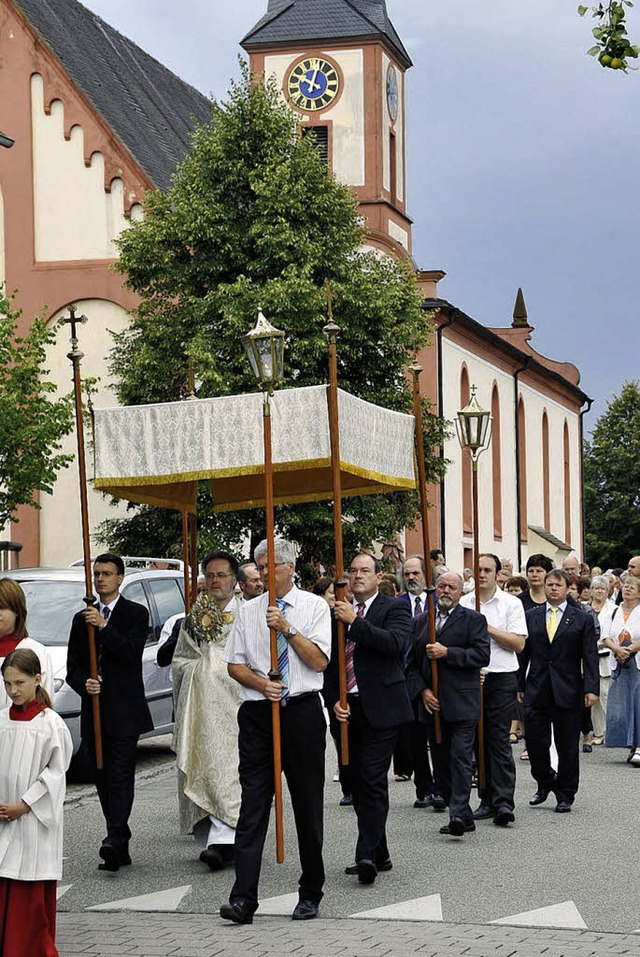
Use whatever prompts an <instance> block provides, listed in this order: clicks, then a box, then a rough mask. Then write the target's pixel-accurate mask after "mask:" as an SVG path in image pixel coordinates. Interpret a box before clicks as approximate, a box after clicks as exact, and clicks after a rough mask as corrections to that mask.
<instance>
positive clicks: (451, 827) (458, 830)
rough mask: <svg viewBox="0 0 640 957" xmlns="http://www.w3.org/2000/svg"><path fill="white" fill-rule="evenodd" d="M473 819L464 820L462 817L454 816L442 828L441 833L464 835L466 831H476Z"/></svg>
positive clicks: (454, 835)
mask: <svg viewBox="0 0 640 957" xmlns="http://www.w3.org/2000/svg"><path fill="white" fill-rule="evenodd" d="M475 829H476V826H475V823H474V822H473V821H463V820H462V818H461V817H452V818H451V820H450V821H449V823H448V824H445V825H444V826H443V827H441V828H440V833H441V834H450V835H451V836H452V837H462V835H463V834H464V833H465V832H467V833H468V832H470V831H475Z"/></svg>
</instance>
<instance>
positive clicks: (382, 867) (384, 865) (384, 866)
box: [344, 857, 393, 877]
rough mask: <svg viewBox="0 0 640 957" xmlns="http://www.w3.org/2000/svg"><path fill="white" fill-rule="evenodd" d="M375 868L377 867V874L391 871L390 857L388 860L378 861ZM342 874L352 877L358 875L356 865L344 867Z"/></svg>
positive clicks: (391, 862)
mask: <svg viewBox="0 0 640 957" xmlns="http://www.w3.org/2000/svg"><path fill="white" fill-rule="evenodd" d="M376 867H377V869H378V873H379V872H380V871H390V870H392V869H393V861H392V860H391V858H390V857H388V858H387V859H386V861H380V862H379V863H376ZM344 872H345V874H349V875H350V876H352V877H353V876H354V875H356V874H357V873H358V865H357V864H348V865H347V866H346V867H345V869H344Z"/></svg>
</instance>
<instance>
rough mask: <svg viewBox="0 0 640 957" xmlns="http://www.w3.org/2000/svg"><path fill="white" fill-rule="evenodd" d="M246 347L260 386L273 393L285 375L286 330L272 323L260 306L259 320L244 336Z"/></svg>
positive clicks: (269, 393)
mask: <svg viewBox="0 0 640 957" xmlns="http://www.w3.org/2000/svg"><path fill="white" fill-rule="evenodd" d="M244 347H245V350H246V353H247V356H248V357H249V362H250V363H251V370H252V372H253V374H254V376H255V377H256V379H257V381H258V383H259V385H260V388H261V389H262V391H263V392H265V393H266V394H267V395H268V396H269V395H273V393H274V391H275V388H276V386H277V385H278V383H279V382H281V381H282V378H283V375H284V332H282V331H281V330H280V329H276V328H275V326H272V325H271V323H270V322H269V320H268V319H267V318H265V315H264V313H263V312H262V309H261V308H260V307H258V321H257V322H256V324H255V326H254V327H253V329H252V330H251V331H250V332H248V333H247V334H246V336H245V337H244ZM267 401H268V400H267Z"/></svg>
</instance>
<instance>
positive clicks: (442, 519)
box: [425, 309, 455, 560]
mask: <svg viewBox="0 0 640 957" xmlns="http://www.w3.org/2000/svg"><path fill="white" fill-rule="evenodd" d="M454 320H455V313H454V311H453V309H450V310H449V318H448V319H447V321H446V322H443V323H442V325H441V326H438V329H437V331H436V342H437V348H438V356H437V358H438V415H439V416H440V418H442V416H443V411H442V410H443V408H444V390H443V387H442V333H443V332H444V330H445V329H447V328H448V327H449V326H452V325H453V323H454ZM440 457H441V458H444V445H441V446H440ZM446 531H447V526H446V522H445V476H444V475H443V476H442V478H441V479H440V548H441V549H442V554H443V555H445V556H446V554H447V546H446V542H445V538H446ZM426 558H427V556H426V555H425V560H426Z"/></svg>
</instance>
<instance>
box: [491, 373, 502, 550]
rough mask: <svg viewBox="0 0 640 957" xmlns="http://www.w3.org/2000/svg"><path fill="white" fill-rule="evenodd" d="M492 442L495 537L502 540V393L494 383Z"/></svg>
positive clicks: (492, 396) (492, 393)
mask: <svg viewBox="0 0 640 957" xmlns="http://www.w3.org/2000/svg"><path fill="white" fill-rule="evenodd" d="M491 416H492V418H493V422H492V433H491V434H492V436H493V438H492V440H491V477H492V479H493V535H494V538H502V458H501V455H502V451H501V437H502V432H501V430H500V393H499V392H498V385H497V383H496V382H494V383H493V390H492V392H491Z"/></svg>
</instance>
